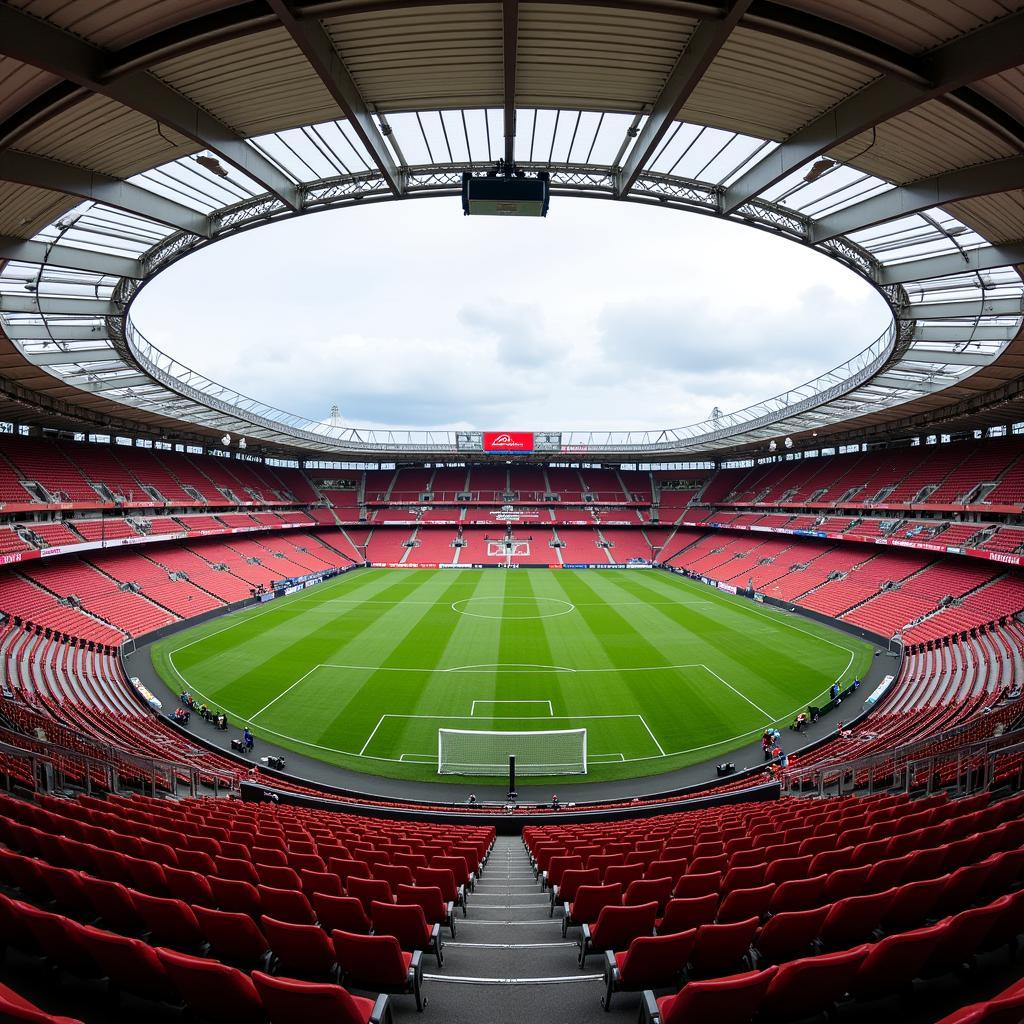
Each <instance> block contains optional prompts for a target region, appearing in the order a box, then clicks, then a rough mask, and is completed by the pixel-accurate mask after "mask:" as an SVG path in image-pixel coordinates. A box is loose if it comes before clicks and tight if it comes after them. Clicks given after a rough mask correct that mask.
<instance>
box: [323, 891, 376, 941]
mask: <svg viewBox="0 0 1024 1024" xmlns="http://www.w3.org/2000/svg"><path fill="white" fill-rule="evenodd" d="M313 906H314V907H315V908H316V916H317V919H318V920H319V922H320V927H321V928H323V929H324V931H327V932H332V931H334V929H335V928H337V929H340V930H341V931H343V932H357V933H359V934H360V935H369V934H370V928H371V923H370V917H369V915H368V914H367V913H366V911H365V910H364V909H363V905H362V903H360V902H359V900H357V899H356V898H355V896H330V895H328V894H327V893H325V892H318V893H314V894H313Z"/></svg>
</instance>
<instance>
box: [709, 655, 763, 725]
mask: <svg viewBox="0 0 1024 1024" xmlns="http://www.w3.org/2000/svg"><path fill="white" fill-rule="evenodd" d="M704 671H705V672H707V673H708V675H712V676H714V677H715V678H716V679H717V680H718V681H719V682H720V683H721V684H722V685H723V686H728V687H729V689H730V690H732V692H733V693H735V694H736V696H737V697H739V698H740V699H741V700H745V701H746V702H747V703H748V704H749V705H750V706H751V707H752V708H754V709H755V710H757V711H760V712H761V714H762V715H764V717H765V718H766V719H767V720H768V721H769V722H774V721H776V719H775V718H773V717H772V715H770V714H769V713H768V712H767V711H765V709H764V708H763V707H761V705H760V704H755V703H754V702H753V701H752V700H751V699H750V698H749V697H747V696H746V695H745V694H742V693H740V691H739V690H737V689H736V687H735V686H733V685H732V683H730V682H727V681H726V680H725V679H723V678H722V677H721V676H720V675H719V674H718V673H717V672H716V671H715V670H714V669H711V668H708V667H707V665H705V666H704Z"/></svg>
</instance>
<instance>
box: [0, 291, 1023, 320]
mask: <svg viewBox="0 0 1024 1024" xmlns="http://www.w3.org/2000/svg"><path fill="white" fill-rule="evenodd" d="M0 308H2V306H0ZM1021 315H1024V300H1022V299H1021V297H1020V296H1017V297H1015V298H1009V299H963V300H959V301H951V302H914V303H911V304H910V305H909V306H907V308H906V310H905V311H904V314H903V317H902V319H903V320H955V319H961V318H962V319H971V318H975V317H984V316H1021Z"/></svg>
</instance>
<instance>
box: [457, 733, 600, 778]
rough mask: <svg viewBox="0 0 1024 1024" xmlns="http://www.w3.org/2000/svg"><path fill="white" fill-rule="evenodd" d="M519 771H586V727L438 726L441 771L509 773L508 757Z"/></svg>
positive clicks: (540, 773) (476, 773)
mask: <svg viewBox="0 0 1024 1024" xmlns="http://www.w3.org/2000/svg"><path fill="white" fill-rule="evenodd" d="M512 756H514V757H515V759H516V772H517V773H518V774H519V775H523V776H529V775H586V773H587V730H586V729H538V730H533V731H509V732H502V731H495V730H491V729H438V730H437V772H438V774H439V775H505V774H507V773H508V759H509V757H512Z"/></svg>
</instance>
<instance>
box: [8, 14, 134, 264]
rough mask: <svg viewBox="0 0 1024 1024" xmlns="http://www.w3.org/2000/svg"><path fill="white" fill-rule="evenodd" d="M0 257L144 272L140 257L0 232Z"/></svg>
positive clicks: (41, 262)
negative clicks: (29, 240)
mask: <svg viewBox="0 0 1024 1024" xmlns="http://www.w3.org/2000/svg"><path fill="white" fill-rule="evenodd" d="M2 9H3V8H0V10H2ZM0 260H13V261H15V262H17V263H36V264H38V265H39V266H43V267H63V268H64V269H65V270H83V271H85V272H87V273H91V274H101V275H102V276H104V277H131V278H134V279H135V280H137V281H141V280H142V278H143V276H144V275H143V272H142V262H141V261H140V260H133V259H129V258H127V257H125V256H110V255H108V254H107V253H102V252H89V250H88V249H75V248H73V247H71V246H68V245H57V244H55V243H51V242H26V241H25V240H24V239H23V238H12V237H11V236H9V235H0Z"/></svg>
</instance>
